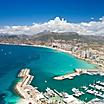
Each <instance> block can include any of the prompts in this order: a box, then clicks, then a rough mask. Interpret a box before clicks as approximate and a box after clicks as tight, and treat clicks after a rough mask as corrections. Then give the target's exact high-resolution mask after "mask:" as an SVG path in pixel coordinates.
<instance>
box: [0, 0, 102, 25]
mask: <svg viewBox="0 0 104 104" xmlns="http://www.w3.org/2000/svg"><path fill="white" fill-rule="evenodd" d="M103 15H104V0H0V26H5V25H31V24H32V23H33V22H37V23H43V22H46V21H49V20H50V19H54V18H55V17H60V18H65V19H66V20H67V21H69V22H74V23H78V22H82V21H83V22H88V21H90V20H91V18H92V19H93V18H94V20H98V18H100V17H102V16H103Z"/></svg>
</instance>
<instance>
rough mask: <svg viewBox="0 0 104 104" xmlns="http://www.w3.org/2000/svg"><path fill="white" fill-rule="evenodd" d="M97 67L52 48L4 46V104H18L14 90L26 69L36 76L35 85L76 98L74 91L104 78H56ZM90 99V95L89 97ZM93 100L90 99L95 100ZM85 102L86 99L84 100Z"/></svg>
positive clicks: (0, 94) (0, 85) (0, 62)
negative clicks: (21, 71) (19, 74)
mask: <svg viewBox="0 0 104 104" xmlns="http://www.w3.org/2000/svg"><path fill="white" fill-rule="evenodd" d="M95 67H96V66H95V65H93V64H89V63H87V62H85V61H83V60H80V59H77V58H75V57H74V56H72V55H70V54H67V53H64V52H59V51H56V50H53V49H50V48H42V47H33V46H19V45H0V104H16V102H17V101H18V99H20V98H19V96H18V95H16V94H15V92H14V90H13V88H14V86H15V84H16V82H17V81H18V80H19V79H18V78H17V75H18V73H19V72H20V70H21V69H22V68H30V69H31V74H32V75H34V80H33V81H32V85H33V86H35V87H38V90H39V91H42V92H44V91H45V89H46V88H47V87H49V88H51V89H56V90H58V91H59V92H67V93H69V94H72V91H71V89H72V88H73V87H76V88H80V87H81V86H88V85H89V84H90V83H93V82H94V81H97V80H103V79H104V77H102V76H90V75H81V76H77V77H75V78H74V79H73V80H68V79H66V80H62V81H57V80H54V79H53V77H54V76H58V75H63V74H66V73H69V72H73V71H74V69H76V68H84V69H94V68H95ZM88 96H89V95H88ZM92 98H94V97H93V96H92V97H91V96H89V97H88V98H87V99H92ZM81 99H82V100H84V99H85V97H82V98H81Z"/></svg>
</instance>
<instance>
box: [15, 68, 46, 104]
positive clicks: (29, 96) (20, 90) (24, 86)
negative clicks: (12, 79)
mask: <svg viewBox="0 0 104 104" xmlns="http://www.w3.org/2000/svg"><path fill="white" fill-rule="evenodd" d="M29 73H30V69H27V68H26V69H22V70H21V71H20V73H19V74H18V77H20V78H22V80H21V81H19V82H17V84H16V85H15V87H14V90H15V92H16V93H17V94H18V95H19V96H21V98H22V99H25V100H27V103H26V104H29V103H31V104H42V102H41V101H40V100H39V99H42V98H44V97H43V95H42V94H41V93H40V92H39V91H38V90H37V88H35V87H33V86H32V85H30V83H31V81H32V80H33V78H34V76H32V75H30V74H29Z"/></svg>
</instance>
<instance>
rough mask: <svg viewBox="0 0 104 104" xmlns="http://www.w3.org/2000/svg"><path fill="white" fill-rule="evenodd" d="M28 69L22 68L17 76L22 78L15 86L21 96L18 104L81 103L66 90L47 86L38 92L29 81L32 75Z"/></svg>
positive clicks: (81, 103)
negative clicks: (60, 90) (44, 89)
mask: <svg viewBox="0 0 104 104" xmlns="http://www.w3.org/2000/svg"><path fill="white" fill-rule="evenodd" d="M29 73H30V69H22V70H21V71H20V73H19V74H18V77H20V78H22V81H19V82H18V83H17V84H16V85H15V87H14V90H15V92H16V93H17V94H18V95H19V96H20V97H21V98H22V99H21V100H20V103H19V104H22V103H23V102H25V104H53V103H54V104H70V103H71V104H83V102H82V101H80V100H79V99H77V98H75V97H74V96H73V95H69V94H68V93H66V92H61V93H60V92H58V91H57V90H56V89H53V90H52V89H50V88H47V89H46V91H45V92H44V93H43V92H39V91H38V90H37V88H36V87H33V86H32V85H30V84H31V81H32V80H33V78H34V76H32V75H30V74H29Z"/></svg>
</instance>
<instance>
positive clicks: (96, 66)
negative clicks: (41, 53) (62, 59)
mask: <svg viewBox="0 0 104 104" xmlns="http://www.w3.org/2000/svg"><path fill="white" fill-rule="evenodd" d="M0 45H14V46H29V47H41V48H50V49H53V50H56V51H59V52H64V53H67V54H70V55H72V56H74V57H75V58H77V59H80V60H82V61H86V62H87V63H89V64H93V65H95V68H98V69H101V70H103V69H104V66H100V65H98V64H97V63H95V62H92V61H91V60H90V59H84V58H82V57H80V56H79V55H76V54H74V53H72V52H71V51H68V50H65V49H61V48H54V47H51V46H46V45H38V44H34V45H29V44H13V43H0Z"/></svg>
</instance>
